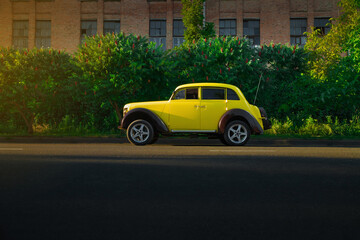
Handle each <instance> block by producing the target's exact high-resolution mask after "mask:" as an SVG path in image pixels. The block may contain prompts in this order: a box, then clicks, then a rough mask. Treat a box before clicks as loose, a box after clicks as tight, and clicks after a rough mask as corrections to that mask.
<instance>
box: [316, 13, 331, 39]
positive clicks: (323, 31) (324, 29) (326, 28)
mask: <svg viewBox="0 0 360 240" xmlns="http://www.w3.org/2000/svg"><path fill="white" fill-rule="evenodd" d="M325 19H326V20H327V23H326V24H325V25H324V26H316V20H325ZM330 20H331V18H330V17H315V18H314V28H315V29H316V30H317V29H320V34H321V36H325V35H326V34H328V33H329V32H330V30H331V21H330Z"/></svg>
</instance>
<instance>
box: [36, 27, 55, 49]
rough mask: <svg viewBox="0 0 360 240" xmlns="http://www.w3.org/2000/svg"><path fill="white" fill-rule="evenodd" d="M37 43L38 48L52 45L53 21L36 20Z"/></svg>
mask: <svg viewBox="0 0 360 240" xmlns="http://www.w3.org/2000/svg"><path fill="white" fill-rule="evenodd" d="M35 45H36V47H37V48H49V47H51V21H36V31H35Z"/></svg>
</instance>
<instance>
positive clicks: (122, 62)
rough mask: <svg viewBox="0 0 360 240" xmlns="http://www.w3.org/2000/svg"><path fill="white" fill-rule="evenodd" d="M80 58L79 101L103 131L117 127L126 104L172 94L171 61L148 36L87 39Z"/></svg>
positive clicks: (109, 36) (80, 49) (94, 37)
mask: <svg viewBox="0 0 360 240" xmlns="http://www.w3.org/2000/svg"><path fill="white" fill-rule="evenodd" d="M76 59H78V61H77V62H76V64H77V66H78V67H79V68H80V69H81V71H80V72H79V73H78V74H77V76H76V79H74V81H75V85H76V92H77V95H76V97H77V101H81V102H83V103H84V104H85V106H84V107H85V109H86V112H87V113H86V114H88V115H91V116H93V118H94V124H95V125H96V127H98V128H100V129H109V128H116V127H117V123H118V122H119V121H120V120H121V118H122V112H121V111H122V107H123V105H124V104H125V103H127V102H131V101H144V100H151V99H154V98H157V99H161V98H163V96H164V95H168V94H167V92H166V90H167V85H168V84H167V78H166V75H167V72H168V70H169V63H170V62H169V61H167V58H166V55H165V53H164V51H163V50H162V49H161V48H160V47H156V46H155V43H152V42H149V41H148V39H147V38H145V37H140V36H134V35H127V36H126V35H125V34H118V35H114V34H113V35H111V34H107V35H104V36H103V35H101V36H99V35H97V36H93V37H87V38H86V39H85V42H84V43H83V44H82V45H80V46H79V50H78V52H77V53H76ZM165 92H166V93H165ZM86 118H87V119H89V118H91V117H90V116H87V117H86ZM84 120H86V119H84Z"/></svg>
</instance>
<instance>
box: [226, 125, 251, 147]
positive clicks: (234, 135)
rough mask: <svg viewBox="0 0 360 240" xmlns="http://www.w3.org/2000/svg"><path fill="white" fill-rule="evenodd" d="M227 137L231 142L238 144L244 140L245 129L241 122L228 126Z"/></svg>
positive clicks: (245, 135)
mask: <svg viewBox="0 0 360 240" xmlns="http://www.w3.org/2000/svg"><path fill="white" fill-rule="evenodd" d="M228 137H229V139H230V141H231V142H233V143H236V144H239V143H242V142H244V141H245V140H246V138H247V130H246V128H245V127H244V126H243V125H241V124H234V125H232V126H231V127H230V129H229V132H228Z"/></svg>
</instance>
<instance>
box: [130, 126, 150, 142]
mask: <svg viewBox="0 0 360 240" xmlns="http://www.w3.org/2000/svg"><path fill="white" fill-rule="evenodd" d="M130 136H131V138H132V139H133V140H134V141H135V142H137V143H143V142H145V141H146V140H147V139H148V138H149V136H150V130H149V128H148V127H147V126H146V125H145V124H143V123H138V124H135V125H134V126H133V127H132V128H131V130H130Z"/></svg>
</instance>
